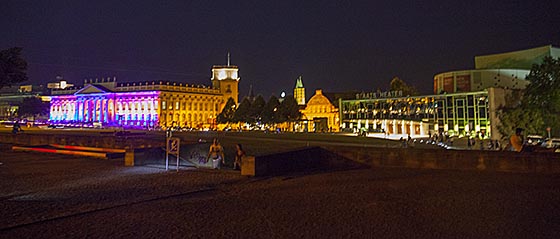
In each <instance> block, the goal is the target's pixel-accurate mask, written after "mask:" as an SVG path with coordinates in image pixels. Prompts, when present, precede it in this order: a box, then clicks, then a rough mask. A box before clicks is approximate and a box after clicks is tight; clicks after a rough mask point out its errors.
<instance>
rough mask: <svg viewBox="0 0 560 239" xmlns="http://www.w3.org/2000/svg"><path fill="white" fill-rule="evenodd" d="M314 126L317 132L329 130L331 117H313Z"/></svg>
mask: <svg viewBox="0 0 560 239" xmlns="http://www.w3.org/2000/svg"><path fill="white" fill-rule="evenodd" d="M313 128H314V130H315V132H328V131H329V119H328V118H326V117H325V118H313Z"/></svg>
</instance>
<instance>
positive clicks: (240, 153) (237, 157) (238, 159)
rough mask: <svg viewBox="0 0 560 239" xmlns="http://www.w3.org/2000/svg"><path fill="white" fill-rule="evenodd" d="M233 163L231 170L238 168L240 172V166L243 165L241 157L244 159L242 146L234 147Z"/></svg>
mask: <svg viewBox="0 0 560 239" xmlns="http://www.w3.org/2000/svg"><path fill="white" fill-rule="evenodd" d="M235 148H236V151H235V161H234V162H233V170H236V169H237V168H239V170H241V165H242V164H243V157H245V151H244V150H243V146H241V144H237V145H235Z"/></svg>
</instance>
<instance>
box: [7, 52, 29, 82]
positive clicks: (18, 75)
mask: <svg viewBox="0 0 560 239" xmlns="http://www.w3.org/2000/svg"><path fill="white" fill-rule="evenodd" d="M21 50H22V48H20V47H12V48H10V49H7V50H2V51H0V89H2V88H4V87H7V86H12V85H14V84H17V83H20V82H24V81H26V80H27V73H26V70H27V62H26V61H25V60H24V59H23V58H22V57H21Z"/></svg>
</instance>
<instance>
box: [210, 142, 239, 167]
mask: <svg viewBox="0 0 560 239" xmlns="http://www.w3.org/2000/svg"><path fill="white" fill-rule="evenodd" d="M245 155H246V154H245V150H243V146H241V144H236V145H235V159H234V161H233V169H234V170H241V164H242V163H243V157H245ZM207 160H208V161H210V160H211V162H212V168H214V169H220V168H221V167H222V166H223V165H225V156H224V148H223V147H222V145H220V142H218V139H214V141H213V142H212V144H211V145H210V150H209V152H208V158H207Z"/></svg>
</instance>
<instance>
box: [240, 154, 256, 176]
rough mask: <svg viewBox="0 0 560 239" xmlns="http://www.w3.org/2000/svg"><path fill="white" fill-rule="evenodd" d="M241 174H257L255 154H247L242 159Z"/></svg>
mask: <svg viewBox="0 0 560 239" xmlns="http://www.w3.org/2000/svg"><path fill="white" fill-rule="evenodd" d="M241 175H243V176H255V156H245V157H243V159H241Z"/></svg>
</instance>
